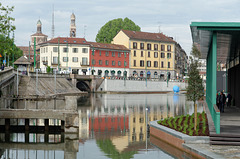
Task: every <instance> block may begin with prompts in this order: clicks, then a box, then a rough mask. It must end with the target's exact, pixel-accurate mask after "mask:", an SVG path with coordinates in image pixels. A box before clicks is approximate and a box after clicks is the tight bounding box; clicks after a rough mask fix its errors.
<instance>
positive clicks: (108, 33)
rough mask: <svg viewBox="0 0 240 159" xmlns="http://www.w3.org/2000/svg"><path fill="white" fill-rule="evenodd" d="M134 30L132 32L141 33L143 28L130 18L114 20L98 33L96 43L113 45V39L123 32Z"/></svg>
mask: <svg viewBox="0 0 240 159" xmlns="http://www.w3.org/2000/svg"><path fill="white" fill-rule="evenodd" d="M121 29H124V30H132V31H141V28H140V27H139V26H138V25H136V24H135V23H134V22H133V21H131V20H130V19H128V18H125V19H124V20H123V19H122V18H118V19H113V20H111V21H109V22H107V23H106V24H105V25H104V26H102V27H101V29H100V30H99V31H98V34H97V36H96V39H95V40H96V42H101V43H111V41H112V40H113V38H114V37H115V36H116V35H117V33H118V32H119V31H120V30H121Z"/></svg>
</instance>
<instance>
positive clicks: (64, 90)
mask: <svg viewBox="0 0 240 159" xmlns="http://www.w3.org/2000/svg"><path fill="white" fill-rule="evenodd" d="M68 93H73V94H74V93H81V91H80V90H79V89H78V88H76V87H75V86H73V85H72V83H71V82H69V81H68V80H67V79H66V78H65V77H62V78H56V80H55V78H54V77H48V76H39V77H37V78H36V77H29V76H22V77H21V81H20V84H19V95H20V96H31V95H40V96H41V95H51V94H68Z"/></svg>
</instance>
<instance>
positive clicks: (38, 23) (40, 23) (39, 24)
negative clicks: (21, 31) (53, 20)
mask: <svg viewBox="0 0 240 159" xmlns="http://www.w3.org/2000/svg"><path fill="white" fill-rule="evenodd" d="M37 33H42V22H41V21H40V19H39V20H38V22H37Z"/></svg>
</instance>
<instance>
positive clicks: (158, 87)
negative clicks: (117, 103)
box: [97, 79, 187, 92]
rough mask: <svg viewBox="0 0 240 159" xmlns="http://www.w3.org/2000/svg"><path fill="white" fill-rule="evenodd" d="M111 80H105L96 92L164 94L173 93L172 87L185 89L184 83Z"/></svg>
mask: <svg viewBox="0 0 240 159" xmlns="http://www.w3.org/2000/svg"><path fill="white" fill-rule="evenodd" d="M125 82H126V84H125V85H124V80H111V79H105V80H104V81H103V82H102V84H101V85H100V87H99V88H98V89H97V91H106V92H164V91H173V86H178V87H179V88H180V90H185V89H186V85H187V84H186V83H184V82H168V86H167V82H165V81H151V80H149V81H147V82H146V81H135V80H126V81H125Z"/></svg>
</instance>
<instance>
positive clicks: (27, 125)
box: [25, 119, 29, 131]
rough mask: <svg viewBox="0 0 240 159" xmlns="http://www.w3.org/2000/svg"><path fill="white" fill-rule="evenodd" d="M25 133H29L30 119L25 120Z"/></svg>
mask: <svg viewBox="0 0 240 159" xmlns="http://www.w3.org/2000/svg"><path fill="white" fill-rule="evenodd" d="M25 131H29V119H25Z"/></svg>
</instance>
